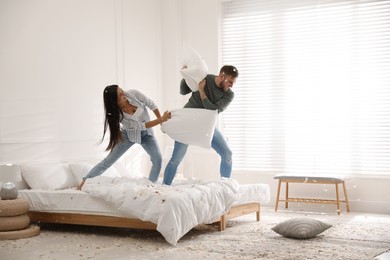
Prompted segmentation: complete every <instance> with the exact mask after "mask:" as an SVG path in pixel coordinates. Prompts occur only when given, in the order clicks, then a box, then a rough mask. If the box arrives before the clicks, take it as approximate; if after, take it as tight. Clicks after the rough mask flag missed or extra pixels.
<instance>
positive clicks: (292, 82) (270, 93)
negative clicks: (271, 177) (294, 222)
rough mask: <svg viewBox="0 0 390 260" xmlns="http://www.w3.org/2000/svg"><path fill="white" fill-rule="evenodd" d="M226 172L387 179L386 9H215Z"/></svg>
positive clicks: (359, 5)
mask: <svg viewBox="0 0 390 260" xmlns="http://www.w3.org/2000/svg"><path fill="white" fill-rule="evenodd" d="M221 29H222V30H221V31H222V33H221V62H222V64H233V65H235V66H236V67H237V68H238V70H239V72H240V76H239V78H238V80H237V83H236V84H235V85H234V88H233V91H234V92H235V94H236V95H235V100H234V101H233V102H232V104H231V105H230V106H229V108H228V109H227V110H226V111H225V112H224V113H222V119H223V120H222V121H223V122H222V129H223V131H224V133H225V135H226V137H227V138H228V139H229V143H230V146H231V148H232V150H233V155H234V164H233V165H234V166H233V167H234V170H256V171H258V172H274V173H277V172H288V173H294V172H296V173H305V172H310V173H333V174H375V175H390V1H364V0H361V1H357V0H351V1H315V0H302V1H301V0H296V1H295V0H272V1H267V0H263V1H262V0H231V1H223V2H222V24H221Z"/></svg>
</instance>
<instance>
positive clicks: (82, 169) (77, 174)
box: [69, 163, 120, 183]
mask: <svg viewBox="0 0 390 260" xmlns="http://www.w3.org/2000/svg"><path fill="white" fill-rule="evenodd" d="M94 166H95V165H92V164H89V163H69V169H70V170H71V172H72V175H73V178H74V180H75V182H77V183H79V182H81V180H82V178H83V177H84V176H86V175H87V174H88V173H89V172H90V171H91V170H92V168H93V167H94ZM102 175H103V176H107V177H119V176H120V174H119V173H118V171H117V170H116V169H115V168H113V167H110V168H108V169H107V170H106V171H105V172H104V173H103V174H102Z"/></svg>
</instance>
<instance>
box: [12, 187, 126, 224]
mask: <svg viewBox="0 0 390 260" xmlns="http://www.w3.org/2000/svg"><path fill="white" fill-rule="evenodd" d="M18 194H19V197H22V198H25V199H27V200H28V201H29V202H30V211H41V212H51V213H80V214H91V215H106V216H116V217H130V216H129V215H125V214H123V213H120V212H119V211H118V210H117V209H116V208H115V206H113V205H112V204H111V203H109V202H107V201H105V200H101V199H98V198H93V197H91V196H89V194H88V193H86V192H83V191H78V190H74V189H66V190H55V191H54V190H19V193H18Z"/></svg>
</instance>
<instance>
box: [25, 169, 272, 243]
mask: <svg viewBox="0 0 390 260" xmlns="http://www.w3.org/2000/svg"><path fill="white" fill-rule="evenodd" d="M128 181H130V182H128ZM129 183H131V184H129ZM197 184H198V185H197ZM129 185H130V186H129ZM183 185H184V186H183ZM202 185H203V186H202ZM145 187H148V189H146V188H145ZM121 189H122V190H121ZM144 189H145V191H144ZM126 193H128V194H126ZM153 193H156V194H157V193H159V194H158V195H156V196H154V194H153ZM178 194H179V195H178ZM19 196H20V197H23V198H26V199H28V200H29V201H30V205H31V207H30V210H33V211H41V212H53V213H54V212H55V213H79V214H93V215H107V216H118V217H128V218H137V219H141V220H144V221H150V222H153V223H155V224H157V230H158V231H159V232H160V233H161V234H162V235H163V236H164V237H165V239H166V240H167V241H168V242H169V243H171V244H173V245H175V244H176V243H177V241H178V240H179V239H180V238H181V237H182V236H183V235H185V234H186V233H187V232H188V231H189V230H191V229H192V228H193V227H195V226H196V225H198V224H202V223H208V222H211V220H212V219H214V218H215V217H219V216H221V215H222V214H224V213H225V212H226V211H227V210H228V209H229V208H230V207H231V206H233V205H241V204H245V203H249V202H260V203H262V204H264V203H268V202H269V200H270V189H269V185H267V184H244V185H239V184H238V183H237V182H236V181H234V180H232V179H226V180H225V181H222V180H221V181H200V180H192V181H189V182H185V183H179V184H175V185H172V186H166V185H159V184H153V183H151V182H149V181H148V180H147V179H141V180H135V181H134V179H132V180H126V178H123V177H122V178H109V177H104V176H100V177H96V178H93V179H88V181H87V182H86V184H85V186H84V188H83V191H78V190H75V189H66V190H57V191H48V190H20V191H19ZM135 198H138V199H135ZM162 199H163V200H164V202H165V201H166V202H167V203H161V200H162ZM145 205H149V206H146V207H145ZM189 205H190V207H189ZM187 212H188V213H187Z"/></svg>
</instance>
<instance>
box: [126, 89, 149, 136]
mask: <svg viewBox="0 0 390 260" xmlns="http://www.w3.org/2000/svg"><path fill="white" fill-rule="evenodd" d="M125 95H126V97H127V99H128V100H129V102H130V104H132V105H134V106H136V107H140V108H142V109H143V112H142V114H141V116H139V117H137V116H135V115H128V114H126V113H124V117H123V119H122V121H121V126H122V130H124V131H126V133H127V137H128V139H129V140H130V141H131V142H134V143H141V131H143V130H146V131H148V134H149V135H153V134H154V133H153V130H152V128H146V126H145V123H146V122H149V121H150V116H149V113H148V111H147V109H146V108H149V109H150V110H155V109H157V105H156V104H155V103H154V102H153V101H152V100H151V99H149V98H148V97H147V96H145V95H144V94H142V93H141V92H139V91H138V90H135V89H131V90H127V91H126V92H125Z"/></svg>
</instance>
